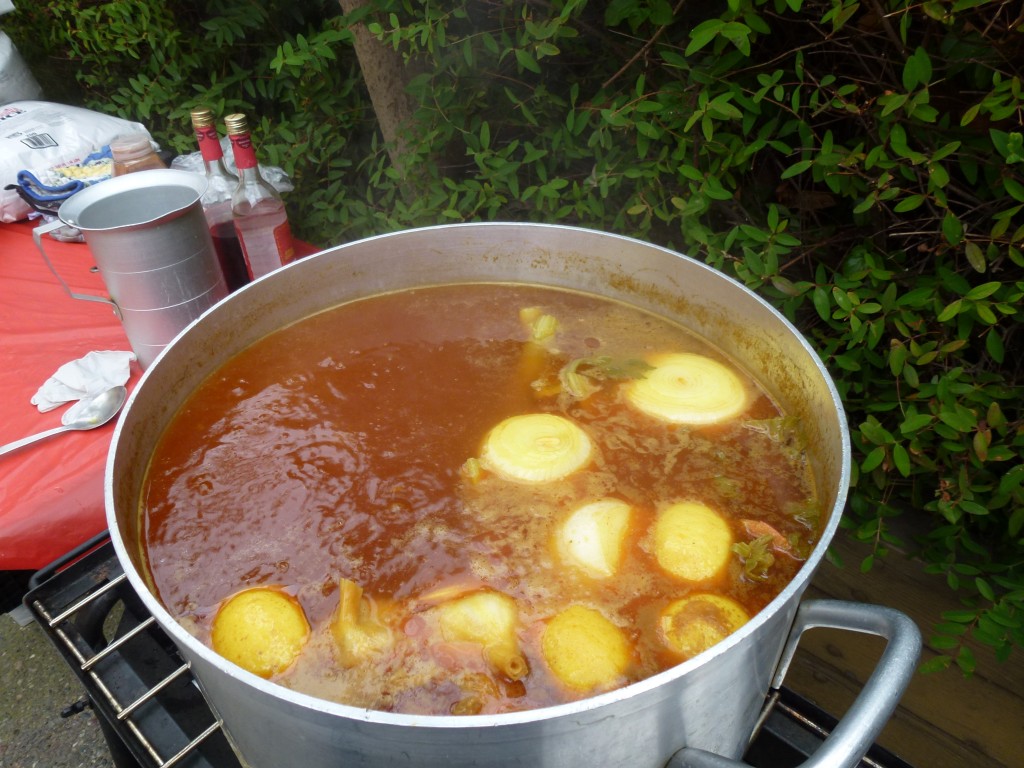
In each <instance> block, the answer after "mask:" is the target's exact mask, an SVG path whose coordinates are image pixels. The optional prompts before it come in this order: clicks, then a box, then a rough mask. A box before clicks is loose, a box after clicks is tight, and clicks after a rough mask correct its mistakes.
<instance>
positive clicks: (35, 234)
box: [32, 219, 121, 320]
mask: <svg viewBox="0 0 1024 768" xmlns="http://www.w3.org/2000/svg"><path fill="white" fill-rule="evenodd" d="M66 226H67V224H65V223H64V222H63V221H61V220H60V219H56V220H54V221H51V222H49V223H48V224H41V225H39V226H38V227H36V228H35V229H33V230H32V239H33V240H35V242H36V248H38V249H39V252H40V253H41V254H43V261H45V262H46V266H48V267H49V268H50V271H51V272H53V276H54V277H56V278H57V280H58V282H60V284H61V285H62V286H64V290H65V291H67V294H68V296H70V297H71V298H72V299H83V300H84V301H98V302H100V303H101V304H109V305H110V306H112V307H113V308H114V314H115V315H117V318H118V319H119V320H120V319H121V309H120V307H118V306H117V304H115V303H114V302H113V301H111V300H110V299H108V298H106V297H104V296H93V295H91V294H88V293H75V292H74V291H72V290H71V287H70V286H69V285H68V284H67V283H66V282H64V278H63V277H61V276H60V273H59V272H57V268H56V267H54V266H53V262H51V261H50V257H49V256H47V255H46V249H45V248H43V235H45V234H46V233H47V232H52V231H53V230H55V229H59V228H60V227H66Z"/></svg>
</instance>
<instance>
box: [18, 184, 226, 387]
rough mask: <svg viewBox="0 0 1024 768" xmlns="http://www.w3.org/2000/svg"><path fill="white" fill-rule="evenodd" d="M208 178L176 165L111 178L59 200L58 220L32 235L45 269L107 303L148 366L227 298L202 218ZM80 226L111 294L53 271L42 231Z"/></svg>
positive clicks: (79, 295)
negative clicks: (86, 287)
mask: <svg viewBox="0 0 1024 768" xmlns="http://www.w3.org/2000/svg"><path fill="white" fill-rule="evenodd" d="M205 190H206V179H205V178H204V177H203V176H199V175H198V174H195V173H189V172H187V171H177V170H152V171H140V172H137V173H131V174H127V175H125V176H117V177H115V178H112V179H110V180H108V181H104V182H101V183H99V184H95V185H93V186H91V187H87V188H86V189H84V190H82V191H81V192H77V193H76V194H75V195H74V196H73V197H70V198H68V199H67V200H65V201H64V202H63V203H62V204H61V206H60V209H59V210H58V211H57V216H58V220H57V221H54V222H52V223H49V224H44V225H42V226H39V227H36V228H35V230H33V233H32V236H33V238H34V239H35V242H36V246H37V247H38V248H39V252H40V253H42V254H43V258H44V259H45V260H46V264H47V266H49V268H50V271H52V272H53V274H54V275H55V276H56V277H57V279H58V280H59V281H60V284H61V285H63V286H64V290H65V291H67V292H68V295H69V296H71V297H72V298H74V299H84V300H87V301H100V302H105V303H108V304H111V305H112V306H113V308H114V313H115V314H116V315H117V316H118V318H119V319H120V320H121V323H122V325H124V330H125V333H126V334H127V336H128V341H129V343H130V344H131V347H132V351H134V352H135V355H136V356H137V357H138V359H139V364H140V365H141V366H142V367H143V368H146V367H148V366H149V365H150V364H151V363H152V362H153V361H154V360H155V359H156V357H157V355H159V354H160V352H161V350H163V348H164V347H165V346H167V345H168V344H169V343H170V342H171V340H172V339H173V338H174V337H175V336H177V335H178V333H179V332H180V331H182V330H183V329H184V328H185V326H187V325H188V324H189V323H191V322H192V321H193V320H195V319H196V318H198V317H199V316H200V315H201V314H203V312H205V311H206V310H207V309H209V308H210V307H212V306H213V305H214V304H216V303H217V302H218V301H220V300H221V299H223V298H225V297H226V296H227V295H228V288H227V284H226V283H225V281H224V276H223V274H222V273H221V270H220V267H219V266H218V262H217V254H216V251H214V247H213V240H212V239H211V237H210V232H209V230H208V229H207V226H206V218H205V217H204V216H203V207H202V203H201V201H200V200H201V198H202V195H203V192H204V191H205ZM62 226H70V227H74V228H76V229H78V230H80V231H81V232H82V234H83V236H84V237H85V242H86V245H88V247H89V250H90V251H91V252H92V255H93V258H95V259H96V266H97V267H98V268H99V271H100V274H101V275H102V277H103V282H104V284H105V285H106V288H107V291H108V292H109V293H110V298H106V297H103V296H93V295H91V294H82V293H74V292H73V291H72V290H71V288H70V287H68V284H67V283H66V282H65V281H64V279H63V278H62V277H61V276H60V275H59V274H58V273H57V270H56V269H54V266H53V264H52V263H51V262H50V259H49V257H48V256H47V255H46V250H45V248H44V247H43V240H42V236H43V235H44V234H45V233H47V232H50V231H51V230H54V229H57V228H59V227H62Z"/></svg>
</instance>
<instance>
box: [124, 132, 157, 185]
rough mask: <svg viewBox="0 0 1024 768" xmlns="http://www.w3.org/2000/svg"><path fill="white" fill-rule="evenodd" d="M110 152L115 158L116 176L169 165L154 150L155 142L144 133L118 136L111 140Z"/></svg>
mask: <svg viewBox="0 0 1024 768" xmlns="http://www.w3.org/2000/svg"><path fill="white" fill-rule="evenodd" d="M110 154H111V156H112V157H113V160H114V176H124V175H125V174H126V173H132V172H134V171H149V170H153V169H156V168H166V167H167V165H166V164H165V163H164V161H163V160H161V159H160V156H159V155H157V153H156V152H154V151H153V144H152V142H150V140H149V136H147V135H146V134H144V133H132V134H129V135H127V136H118V137H117V138H116V139H114V140H113V141H112V142H110Z"/></svg>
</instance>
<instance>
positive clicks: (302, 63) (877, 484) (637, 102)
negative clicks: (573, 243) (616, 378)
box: [12, 0, 1024, 672]
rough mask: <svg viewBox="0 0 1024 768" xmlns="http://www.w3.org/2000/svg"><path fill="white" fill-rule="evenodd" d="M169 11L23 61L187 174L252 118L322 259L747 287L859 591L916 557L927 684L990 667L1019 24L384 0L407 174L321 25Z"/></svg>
mask: <svg viewBox="0 0 1024 768" xmlns="http://www.w3.org/2000/svg"><path fill="white" fill-rule="evenodd" d="M174 5H175V9H176V10H170V9H168V8H164V7H161V8H150V7H149V4H148V3H145V2H140V1H139V0H131V1H130V2H126V3H88V4H85V5H79V4H72V3H70V2H67V0H47V1H46V2H40V3H38V4H37V5H36V6H34V7H33V8H32V9H31V10H28V11H21V12H20V14H21V17H22V18H21V19H20V20H19V22H18V23H19V24H20V25H21V29H20V31H22V36H20V37H19V36H18V35H16V34H15V32H14V31H12V36H14V37H15V39H16V41H17V43H18V45H19V48H20V49H21V50H22V52H23V53H25V52H26V49H29V48H31V47H32V43H31V42H29V41H28V37H29V35H30V34H31V35H36V36H37V37H36V39H37V40H39V41H41V42H40V45H41V47H42V50H43V51H45V53H46V55H47V56H51V57H57V56H62V55H63V56H66V57H68V58H67V61H66V62H65V63H66V64H68V65H70V66H71V67H73V70H69V69H65V70H64V71H65V73H66V72H68V71H74V72H75V73H76V76H77V78H78V82H79V83H81V84H82V85H83V86H84V87H85V88H86V101H87V103H88V104H89V105H90V106H93V107H95V108H98V109H102V110H105V111H113V112H117V113H119V114H122V115H125V116H128V117H132V118H136V119H143V120H145V121H146V122H147V123H148V124H149V125H150V126H151V128H152V129H153V131H154V133H155V134H156V135H157V137H158V139H159V140H160V141H161V142H163V143H165V144H166V145H169V146H173V147H175V148H176V149H180V150H186V149H190V148H191V138H190V136H189V135H188V131H187V129H186V127H185V124H186V122H187V117H186V116H187V110H188V108H189V107H190V106H192V105H193V104H196V103H208V104H211V105H212V106H214V107H215V108H216V109H218V110H219V111H220V112H221V113H223V112H225V111H227V110H233V109H236V108H238V109H242V110H243V111H250V112H253V113H255V114H258V115H260V116H261V117H262V118H263V121H262V123H260V124H259V126H258V128H259V129H258V131H257V133H258V134H259V137H260V138H261V139H262V141H263V143H262V145H261V147H260V149H261V153H262V155H263V157H264V158H265V159H267V160H269V161H271V162H274V163H275V164H280V165H283V166H284V167H285V168H286V170H288V172H289V173H291V174H292V175H293V176H294V178H295V180H296V192H295V193H293V194H292V195H291V196H290V198H289V207H290V210H291V211H292V218H293V220H295V221H296V224H297V226H298V227H299V228H300V232H301V233H302V234H304V235H305V236H306V237H308V238H309V239H312V240H314V241H316V242H318V243H320V244H331V243H336V242H340V241H342V240H348V239H353V238H355V237H359V236H363V235H368V234H374V233H377V232H381V231H386V230H391V229H396V228H400V227H408V226H417V225H424V224H435V223H438V222H445V221H470V220H478V219H504V220H523V221H526V220H530V221H561V222H567V223H577V224H580V225H583V226H588V227H593V228H600V229H606V230H612V231H616V232H621V233H623V234H628V235H633V236H637V237H641V238H644V239H647V240H651V241H654V242H657V243H660V244H664V245H667V246H670V247H675V248H678V249H680V250H682V251H684V252H688V253H691V254H693V255H699V256H701V257H703V258H705V259H706V260H707V261H708V262H709V263H711V264H712V265H714V266H716V267H718V268H720V269H722V270H724V271H726V272H728V273H730V274H732V275H734V276H736V277H737V278H738V279H740V280H741V281H743V282H744V283H745V284H747V285H748V286H750V287H752V288H754V289H756V290H757V291H759V292H760V293H761V294H762V295H764V296H766V297H767V298H768V299H770V300H771V301H773V302H774V303H775V304H776V305H777V306H778V307H779V308H780V309H781V310H782V311H783V312H785V313H786V314H787V315H788V316H789V317H790V318H792V319H793V320H794V321H795V322H796V323H797V325H798V327H800V328H801V330H802V331H803V332H804V333H805V334H806V335H807V336H808V338H809V339H810V340H811V341H812V343H813V344H814V345H815V346H816V347H817V348H818V349H819V350H820V352H821V354H822V357H823V359H824V360H825V361H826V362H827V364H828V366H829V368H830V370H831V371H832V372H833V373H834V375H835V378H836V380H837V383H838V386H839V387H840V390H841V394H842V396H843V401H844V404H845V406H846V409H847V412H848V416H849V419H850V423H851V429H852V433H853V438H854V451H855V464H856V467H855V473H854V488H853V490H852V494H851V499H850V505H849V506H850V512H849V514H848V516H847V518H846V524H847V526H848V528H849V531H850V532H851V534H852V535H854V536H856V537H857V538H858V539H860V540H862V541H865V542H869V543H871V544H872V546H873V550H872V551H873V554H872V555H871V556H870V557H868V558H867V559H866V560H865V562H864V563H863V567H865V568H867V567H870V566H871V564H872V562H873V560H874V559H875V558H876V557H878V556H882V555H884V554H885V552H886V550H887V549H888V548H890V547H893V546H900V547H908V546H916V549H917V551H918V553H919V554H920V555H921V556H922V558H923V560H924V562H925V563H926V564H927V568H928V570H929V571H932V572H934V573H936V574H937V575H939V576H941V577H943V578H944V579H945V581H946V582H947V583H948V585H949V586H950V587H951V588H952V589H954V590H957V592H958V593H959V594H960V595H961V596H962V599H963V601H964V609H963V610H961V611H955V612H951V613H948V614H947V615H945V616H942V617H936V626H935V636H934V637H933V639H932V644H933V646H934V647H936V648H939V649H942V650H944V651H945V652H946V653H945V655H942V656H940V657H939V658H938V659H937V660H936V661H935V662H933V663H932V666H933V667H940V666H946V665H949V664H950V663H953V662H955V663H956V664H957V665H958V666H959V667H960V668H961V669H962V670H964V671H965V672H970V671H971V670H972V669H973V666H974V658H973V655H972V650H971V648H972V645H974V641H976V642H980V643H982V644H983V645H985V646H988V647H990V648H991V649H993V650H994V652H995V653H996V655H997V656H998V657H1000V658H1005V657H1006V656H1007V655H1008V654H1009V653H1010V651H1011V649H1012V648H1013V647H1014V646H1021V645H1022V644H1024V629H1022V624H1021V622H1022V605H1024V547H1022V541H1024V539H1022V530H1024V421H1022V413H1021V401H1022V397H1024V382H1022V378H1021V376H1022V372H1021V362H1020V359H1021V355H1020V349H1021V325H1022V324H1021V320H1022V309H1021V299H1022V296H1024V255H1022V244H1024V213H1022V211H1024V138H1022V130H1021V124H1022V120H1021V118H1022V107H1024V100H1022V95H1021V91H1022V86H1021V74H1022V72H1021V70H1022V68H1024V44H1022V43H1024V27H1022V24H1024V22H1022V20H1021V18H1020V17H1019V15H1017V11H1016V10H1015V9H1014V6H1012V5H1011V4H1007V3H1003V2H997V1H996V0H927V1H926V2H924V3H910V2H908V1H907V0H871V1H870V2H866V3H861V2H857V1H856V0H726V2H725V3H721V2H714V3H713V2H710V1H709V0H691V2H687V3H683V2H678V3H676V4H674V5H673V4H670V3H669V2H667V1H666V0H612V1H611V2H609V3H603V4H592V3H587V2H585V1H584V0H549V2H546V3H539V2H530V3H521V2H511V0H475V1H473V2H468V1H466V0H462V1H461V2H460V0H453V2H451V3H447V4H444V5H437V4H433V3H430V2H425V1H420V0H373V1H372V2H371V3H370V4H369V6H368V8H367V9H364V10H363V11H362V12H361V13H360V19H365V20H366V21H367V22H368V24H369V27H370V29H371V30H372V32H373V33H374V34H375V35H376V36H377V38H378V39H379V40H380V41H381V42H382V43H383V44H384V45H386V46H387V47H389V48H390V49H392V50H396V51H398V52H399V53H400V54H401V55H402V56H403V57H404V58H405V60H406V61H407V63H408V66H409V72H410V84H409V91H410V93H411V94H412V96H413V97H414V101H415V103H416V104H417V105H418V106H417V109H416V112H415V115H414V119H413V120H412V121H411V122H410V124H409V125H408V136H407V141H406V147H407V150H406V151H407V156H406V157H405V158H403V167H404V168H406V169H408V171H409V172H408V174H407V175H406V176H405V177H403V176H402V175H401V174H400V173H399V172H398V171H397V170H396V169H395V168H394V167H392V165H391V164H390V162H389V160H388V156H387V154H386V153H385V152H384V151H383V149H384V148H383V147H382V146H381V143H380V141H379V140H378V139H377V138H376V137H375V134H374V126H373V122H372V113H371V112H370V109H369V107H368V100H367V95H366V93H365V91H364V88H363V86H362V85H361V82H360V79H359V72H358V68H357V66H356V63H355V59H354V57H353V55H352V53H351V50H350V48H349V47H348V40H349V38H348V35H349V33H348V31H347V24H348V22H349V21H351V19H345V18H344V17H339V16H338V15H337V14H338V11H337V8H332V7H330V4H328V3H323V4H321V5H317V4H312V5H309V7H308V8H307V7H306V6H303V9H299V8H296V7H293V6H290V5H285V4H283V3H278V2H271V3H268V4H265V5H252V4H249V3H246V2H241V0H219V2H208V3H198V2H195V3H191V4H188V3H187V4H184V5H182V4H174ZM183 8H188V10H182V9H183ZM310 9H312V10H310ZM100 30H102V31H100ZM157 39H159V40H160V41H161V44H160V46H155V45H151V44H150V42H149V41H153V40H157ZM158 49H159V50H158ZM27 58H29V57H28V56H27ZM30 60H31V61H32V62H33V64H35V65H36V67H37V70H38V66H39V61H40V58H39V56H35V57H32V58H30ZM44 66H47V67H51V68H52V65H44ZM44 85H45V83H44ZM907 522H911V523H912V524H911V525H909V526H908V525H905V523H907ZM905 530H909V531H911V533H903V531H905ZM969 639H971V640H972V642H968V640H969Z"/></svg>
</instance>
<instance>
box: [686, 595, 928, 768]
mask: <svg viewBox="0 0 1024 768" xmlns="http://www.w3.org/2000/svg"><path fill="white" fill-rule="evenodd" d="M815 627H826V628H830V629H848V630H851V631H853V632H865V633H868V634H871V635H879V636H881V637H884V638H885V639H886V640H887V641H888V643H887V644H886V646H885V650H884V651H883V652H882V656H881V658H880V659H879V660H878V665H877V666H876V667H875V670H874V672H872V673H871V677H869V678H868V681H867V683H865V684H864V688H863V689H862V690H861V692H860V693H859V694H858V695H857V698H856V700H855V701H854V702H853V704H852V705H851V706H850V709H849V711H848V712H847V713H846V715H845V716H844V717H843V718H842V720H840V721H839V723H837V724H836V727H835V728H834V729H833V731H832V733H831V734H830V735H829V736H828V738H826V739H825V741H824V742H823V743H822V745H821V747H820V748H819V749H818V751H817V752H815V753H814V754H813V755H811V756H810V757H809V758H808V759H807V760H805V761H804V762H803V763H801V764H800V768H854V767H855V766H856V765H857V764H858V763H859V762H860V759H861V758H862V757H863V756H864V755H865V754H866V753H867V751H868V749H869V748H870V747H871V744H872V743H873V742H874V741H875V739H876V738H877V737H878V734H879V732H880V731H881V730H882V728H883V727H884V726H885V724H886V722H887V721H888V720H889V717H890V715H892V713H893V710H894V709H896V704H897V702H899V700H900V697H901V696H902V695H903V691H904V690H906V687H907V685H909V683H910V679H911V677H912V676H913V674H914V670H915V669H916V668H917V661H918V658H919V657H920V655H921V632H920V630H919V629H918V628H917V624H915V623H914V621H913V620H912V619H911V618H910V617H909V616H907V615H906V614H904V613H901V612H900V611H897V610H894V609H892V608H886V607H883V606H880V605H870V604H867V603H852V602H846V601H842V600H808V601H807V602H805V603H803V604H802V605H801V606H800V608H799V610H798V611H797V614H796V619H795V620H794V622H793V628H792V630H791V631H790V634H789V640H787V642H786V647H785V649H784V650H783V652H782V658H781V660H780V661H779V666H778V669H777V670H776V672H775V677H774V679H773V680H772V688H773V689H778V688H780V687H781V686H782V680H783V678H785V676H786V672H787V670H788V669H789V665H790V663H791V662H792V661H793V656H794V655H795V654H796V649H797V646H798V645H799V643H800V637H801V635H803V633H804V632H805V631H806V630H808V629H813V628H815ZM744 765H745V763H742V762H740V761H738V760H730V759H728V758H725V757H721V756H719V755H716V754H713V753H711V752H705V751H704V750H702V749H696V748H693V747H684V748H683V749H681V750H679V751H678V752H676V753H675V755H673V756H672V759H671V760H669V762H668V765H667V766H666V768H741V767H742V766H744Z"/></svg>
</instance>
